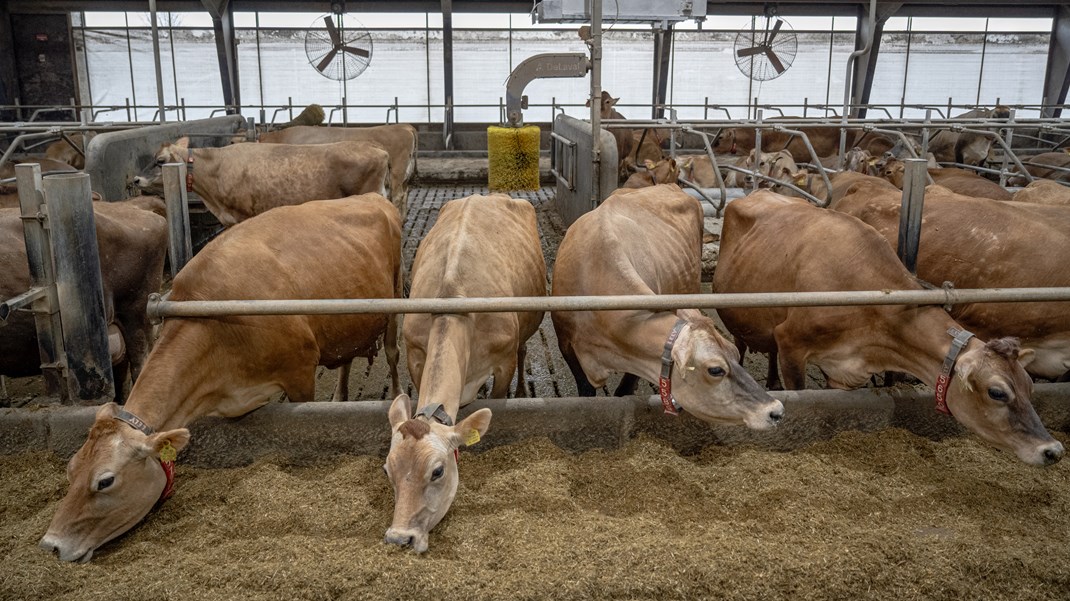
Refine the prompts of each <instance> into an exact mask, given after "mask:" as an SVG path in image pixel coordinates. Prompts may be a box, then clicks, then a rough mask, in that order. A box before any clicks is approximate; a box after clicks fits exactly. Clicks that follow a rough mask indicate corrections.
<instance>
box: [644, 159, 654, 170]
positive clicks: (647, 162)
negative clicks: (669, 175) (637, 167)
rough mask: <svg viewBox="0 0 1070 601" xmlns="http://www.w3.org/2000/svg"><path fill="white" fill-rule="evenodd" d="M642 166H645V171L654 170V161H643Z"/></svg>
mask: <svg viewBox="0 0 1070 601" xmlns="http://www.w3.org/2000/svg"><path fill="white" fill-rule="evenodd" d="M643 164H644V165H646V168H647V169H653V168H654V161H651V160H650V159H647V160H645V161H643Z"/></svg>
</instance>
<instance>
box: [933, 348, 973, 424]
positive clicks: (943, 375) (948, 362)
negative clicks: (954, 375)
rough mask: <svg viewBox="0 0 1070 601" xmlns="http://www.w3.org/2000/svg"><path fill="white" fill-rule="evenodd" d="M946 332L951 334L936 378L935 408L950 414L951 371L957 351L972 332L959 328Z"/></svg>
mask: <svg viewBox="0 0 1070 601" xmlns="http://www.w3.org/2000/svg"><path fill="white" fill-rule="evenodd" d="M947 333H948V334H949V335H950V336H951V338H952V340H951V348H949V349H948V350H947V356H946V357H944V365H943V366H942V367H941V368H940V376H939V377H938V378H936V391H935V395H934V396H935V397H936V410H937V411H939V412H940V413H946V414H947V415H951V408H950V407H948V406H947V389H948V385H949V384H950V383H951V372H952V371H953V370H954V369H955V361H956V360H957V359H958V358H959V353H961V352H962V349H963V348H965V347H966V343H967V342H969V341H970V338H973V334H972V333H970V332H967V331H966V330H963V329H961V328H955V327H952V328H948V330H947Z"/></svg>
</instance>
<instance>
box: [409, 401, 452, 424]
mask: <svg viewBox="0 0 1070 601" xmlns="http://www.w3.org/2000/svg"><path fill="white" fill-rule="evenodd" d="M421 415H422V416H424V417H426V418H427V419H433V420H435V421H436V422H438V423H440V424H442V425H443V426H452V425H453V418H451V417H450V414H449V413H446V409H445V408H444V407H443V406H442V404H441V403H435V404H434V405H426V406H424V408H423V409H420V410H419V411H417V412H416V415H414V416H413V417H420V416H421Z"/></svg>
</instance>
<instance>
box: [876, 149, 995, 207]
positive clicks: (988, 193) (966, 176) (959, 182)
mask: <svg viewBox="0 0 1070 601" xmlns="http://www.w3.org/2000/svg"><path fill="white" fill-rule="evenodd" d="M928 171H929V177H931V178H932V179H933V183H934V184H937V185H940V186H943V187H945V188H947V189H948V190H951V191H952V192H955V193H957V194H962V195H963V196H973V197H975V198H991V199H992V200H1011V198H1012V196H1013V195H1012V194H1011V193H1010V192H1008V191H1007V190H1006V189H1005V188H1004V187H1003V186H1000V185H999V184H997V183H996V182H994V181H992V180H990V179H986V178H984V177H981V176H980V175H978V174H976V173H974V172H973V171H969V170H966V169H958V168H956V167H948V168H944V169H929V170H928ZM905 173H906V164H905V163H903V162H902V161H900V160H898V159H893V158H889V159H887V160H886V161H885V164H884V167H883V168H882V169H881V177H883V178H884V179H887V180H888V181H889V182H891V183H892V184H894V185H895V187H897V188H899V189H902V188H903V176H904V175H905Z"/></svg>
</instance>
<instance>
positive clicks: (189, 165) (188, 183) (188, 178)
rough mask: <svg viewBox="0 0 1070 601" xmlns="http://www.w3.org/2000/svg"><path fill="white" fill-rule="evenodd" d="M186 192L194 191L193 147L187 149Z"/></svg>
mask: <svg viewBox="0 0 1070 601" xmlns="http://www.w3.org/2000/svg"><path fill="white" fill-rule="evenodd" d="M186 192H193V149H192V148H187V149H186Z"/></svg>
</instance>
